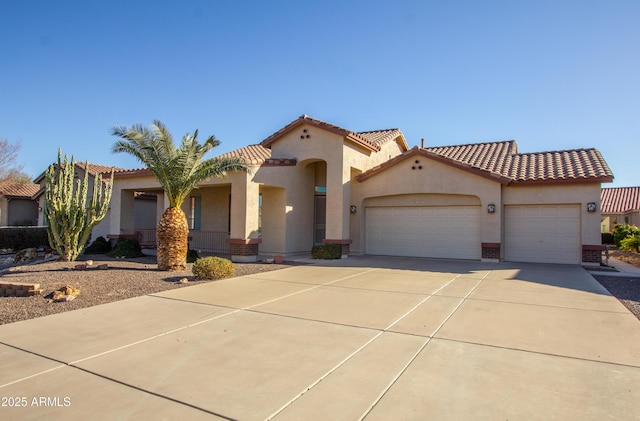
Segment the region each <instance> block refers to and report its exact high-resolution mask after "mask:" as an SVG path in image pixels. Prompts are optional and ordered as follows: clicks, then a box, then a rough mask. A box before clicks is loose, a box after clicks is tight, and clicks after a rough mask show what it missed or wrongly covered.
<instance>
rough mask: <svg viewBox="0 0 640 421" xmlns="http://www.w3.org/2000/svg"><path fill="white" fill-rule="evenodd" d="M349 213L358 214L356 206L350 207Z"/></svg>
mask: <svg viewBox="0 0 640 421" xmlns="http://www.w3.org/2000/svg"><path fill="white" fill-rule="evenodd" d="M349 212H351V213H356V212H358V208H357V207H356V206H355V205H351V206H349Z"/></svg>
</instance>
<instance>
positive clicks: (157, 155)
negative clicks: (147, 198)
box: [112, 120, 249, 207]
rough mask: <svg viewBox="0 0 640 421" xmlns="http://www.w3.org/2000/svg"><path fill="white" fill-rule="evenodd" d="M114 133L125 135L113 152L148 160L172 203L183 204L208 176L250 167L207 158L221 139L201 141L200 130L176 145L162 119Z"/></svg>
mask: <svg viewBox="0 0 640 421" xmlns="http://www.w3.org/2000/svg"><path fill="white" fill-rule="evenodd" d="M112 134H113V135H114V136H117V137H120V138H121V140H118V141H117V142H116V143H115V144H114V145H113V147H112V152H114V153H128V154H130V155H133V156H134V157H136V158H137V159H138V160H139V161H140V162H141V163H142V164H144V165H145V166H146V167H147V168H148V169H149V170H150V171H151V172H152V173H153V175H154V176H155V177H156V178H157V179H158V182H159V183H160V185H161V186H162V187H163V189H164V190H165V192H166V194H167V198H168V200H169V205H170V206H171V207H178V206H180V205H181V204H182V202H184V200H185V199H186V197H187V196H188V195H189V193H190V192H191V190H193V189H194V188H195V187H197V185H198V184H199V183H200V182H202V181H204V180H206V179H208V178H211V177H224V176H225V174H226V173H227V172H230V171H249V169H248V168H247V167H246V165H244V164H243V163H242V162H241V161H240V160H238V159H233V158H224V159H220V158H210V159H207V160H203V159H204V155H205V154H206V153H207V152H209V151H210V150H212V149H213V148H215V147H216V146H218V145H219V144H220V141H219V140H218V139H216V138H215V136H209V137H208V138H207V140H205V142H204V143H202V144H200V143H199V142H198V140H197V137H198V130H196V131H194V133H193V135H191V134H189V133H187V134H186V135H184V137H183V138H182V143H181V144H180V147H177V146H176V145H175V143H174V142H173V137H172V135H171V133H170V132H169V130H168V129H167V128H166V126H165V125H164V124H163V123H162V122H160V121H159V120H154V121H153V124H152V125H151V128H150V129H149V128H146V127H144V126H142V125H140V124H136V125H133V126H131V127H125V126H117V127H114V128H113V129H112Z"/></svg>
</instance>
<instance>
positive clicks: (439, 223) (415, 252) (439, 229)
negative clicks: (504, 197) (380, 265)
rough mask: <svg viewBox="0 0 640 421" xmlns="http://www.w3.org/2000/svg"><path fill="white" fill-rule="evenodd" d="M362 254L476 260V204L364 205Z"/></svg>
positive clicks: (477, 219) (478, 208) (478, 256)
mask: <svg viewBox="0 0 640 421" xmlns="http://www.w3.org/2000/svg"><path fill="white" fill-rule="evenodd" d="M365 223H366V253H367V254H379V255H386V256H412V257H437V258H445V259H480V253H481V248H480V207H479V206H447V207H440V206H429V207H409V206H400V207H367V208H366V215H365Z"/></svg>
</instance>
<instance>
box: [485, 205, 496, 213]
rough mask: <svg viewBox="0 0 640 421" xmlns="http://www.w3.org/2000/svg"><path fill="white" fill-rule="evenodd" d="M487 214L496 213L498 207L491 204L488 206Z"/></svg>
mask: <svg viewBox="0 0 640 421" xmlns="http://www.w3.org/2000/svg"><path fill="white" fill-rule="evenodd" d="M487 212H489V213H496V205H494V204H493V203H489V204H488V205H487Z"/></svg>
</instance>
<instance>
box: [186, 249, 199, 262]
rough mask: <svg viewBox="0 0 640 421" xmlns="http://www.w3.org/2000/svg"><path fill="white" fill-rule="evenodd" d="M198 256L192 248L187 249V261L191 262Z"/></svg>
mask: <svg viewBox="0 0 640 421" xmlns="http://www.w3.org/2000/svg"><path fill="white" fill-rule="evenodd" d="M199 258H200V256H199V255H198V251H197V250H193V249H189V250H187V263H193V262H195V261H196V260H198V259H199Z"/></svg>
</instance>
